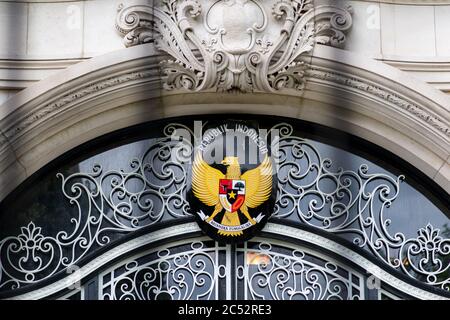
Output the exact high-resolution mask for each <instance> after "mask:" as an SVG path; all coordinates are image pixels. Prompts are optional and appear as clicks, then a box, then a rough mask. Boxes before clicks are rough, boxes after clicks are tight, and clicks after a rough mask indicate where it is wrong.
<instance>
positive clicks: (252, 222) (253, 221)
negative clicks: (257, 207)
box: [248, 219, 256, 225]
mask: <svg viewBox="0 0 450 320" xmlns="http://www.w3.org/2000/svg"><path fill="white" fill-rule="evenodd" d="M248 221H250V223H251V224H252V225H255V224H256V220H255V219H250V220H248Z"/></svg>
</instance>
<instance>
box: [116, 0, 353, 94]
mask: <svg viewBox="0 0 450 320" xmlns="http://www.w3.org/2000/svg"><path fill="white" fill-rule="evenodd" d="M351 25H352V16H351V8H350V7H349V8H338V7H335V6H330V5H321V6H314V5H313V3H312V0H264V1H262V0H156V1H154V4H153V5H151V4H147V5H130V6H124V5H120V6H119V12H118V15H117V20H116V28H117V30H118V31H119V32H120V33H121V34H122V35H123V36H124V42H125V45H126V46H127V47H130V46H135V45H139V44H142V43H148V42H153V43H154V44H155V46H156V48H157V49H159V50H161V51H163V52H165V53H167V54H168V55H170V56H171V57H172V58H173V59H170V60H165V61H163V62H162V71H163V73H164V76H165V83H164V88H165V89H166V90H177V89H184V90H189V91H203V90H217V91H241V92H253V91H260V92H279V91H283V90H294V91H301V90H302V89H303V87H304V77H305V70H306V69H307V68H308V65H307V64H306V63H305V62H303V61H300V59H299V57H301V56H302V55H304V54H305V53H308V52H310V51H311V50H312V49H313V47H314V44H315V43H320V44H326V45H330V46H334V47H340V46H342V45H343V44H344V42H345V39H346V38H345V34H344V33H345V32H346V31H347V30H349V28H350V27H351Z"/></svg>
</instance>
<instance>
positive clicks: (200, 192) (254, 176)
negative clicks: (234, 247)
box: [192, 152, 273, 237]
mask: <svg viewBox="0 0 450 320" xmlns="http://www.w3.org/2000/svg"><path fill="white" fill-rule="evenodd" d="M222 164H223V165H225V166H226V173H225V174H224V173H222V172H221V171H220V170H218V169H216V168H213V167H212V166H210V165H209V164H207V163H206V161H205V160H204V159H203V156H202V153H201V152H198V153H197V154H196V156H195V159H194V163H193V166H192V194H193V195H194V196H195V197H196V198H197V199H198V200H199V201H200V202H201V203H202V204H203V205H204V206H206V208H205V211H208V212H210V214H209V215H208V214H207V213H205V212H204V210H198V211H197V212H196V213H197V215H198V217H199V218H200V219H201V221H202V222H204V223H207V224H208V225H209V226H211V227H212V228H214V229H213V230H215V232H216V234H217V235H219V236H223V237H242V236H244V233H245V232H247V229H249V228H252V227H253V226H255V225H257V224H261V222H262V221H263V220H264V221H265V220H267V216H268V213H267V212H263V211H260V210H258V208H260V207H261V206H262V205H263V204H264V203H265V202H267V201H268V200H269V198H270V197H271V194H272V188H273V180H272V174H273V171H272V161H271V159H270V158H269V157H268V156H267V155H266V156H265V158H264V160H263V161H262V163H261V164H260V165H259V166H258V167H256V168H255V169H251V170H247V171H246V172H244V173H242V172H241V165H240V164H239V159H238V158H237V157H225V158H224V159H223V161H222Z"/></svg>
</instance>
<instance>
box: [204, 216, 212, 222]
mask: <svg viewBox="0 0 450 320" xmlns="http://www.w3.org/2000/svg"><path fill="white" fill-rule="evenodd" d="M212 219H213V218H212V217H209V218H208V219H206V220H205V222H206V223H210V222H211V221H212Z"/></svg>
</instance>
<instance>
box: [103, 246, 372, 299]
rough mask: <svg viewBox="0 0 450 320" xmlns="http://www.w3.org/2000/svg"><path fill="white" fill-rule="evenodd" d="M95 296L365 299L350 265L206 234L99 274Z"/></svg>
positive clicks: (299, 251) (302, 251) (285, 248)
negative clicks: (221, 241) (226, 241)
mask: <svg viewBox="0 0 450 320" xmlns="http://www.w3.org/2000/svg"><path fill="white" fill-rule="evenodd" d="M98 298H99V299H113V300H116V299H132V300H135V299H136V300H154V299H176V300H185V299H186V300H187V299H189V300H197V299H199V300H211V299H213V300H214V299H228V300H230V299H245V300H278V299H283V300H286V299H288V300H289V299H292V300H322V299H323V300H326V299H339V300H347V299H364V298H365V288H364V278H363V276H362V275H361V274H359V273H358V272H356V271H354V270H353V269H352V268H350V267H348V266H346V265H345V264H342V263H340V262H338V261H336V260H333V259H331V258H330V257H327V256H325V255H323V254H321V253H318V252H314V251H311V250H309V249H307V248H304V247H300V246H297V245H291V244H289V243H284V242H280V241H275V240H274V241H268V240H267V239H258V238H256V239H254V240H252V241H249V242H246V243H245V244H243V245H237V246H234V245H221V244H219V243H217V242H214V241H211V240H209V239H206V238H197V239H194V240H192V239H191V240H185V241H179V242H176V243H172V244H171V245H168V246H167V245H166V246H164V247H158V248H153V249H148V250H146V251H145V252H142V253H139V254H137V255H135V256H132V257H130V258H128V259H126V260H124V261H121V262H119V263H117V264H116V265H114V266H113V267H111V268H109V269H108V270H106V271H104V272H102V273H101V274H100V275H99V284H98Z"/></svg>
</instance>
